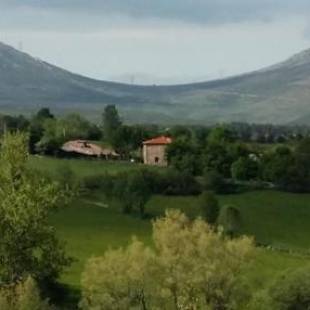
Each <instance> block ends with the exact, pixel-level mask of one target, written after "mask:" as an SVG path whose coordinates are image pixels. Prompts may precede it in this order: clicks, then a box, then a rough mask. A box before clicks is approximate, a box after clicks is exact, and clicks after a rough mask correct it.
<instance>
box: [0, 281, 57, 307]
mask: <svg viewBox="0 0 310 310" xmlns="http://www.w3.org/2000/svg"><path fill="white" fill-rule="evenodd" d="M0 309H3V310H52V309H53V308H52V306H50V305H49V303H48V300H44V299H42V297H41V296H40V291H39V289H38V286H37V284H36V282H35V281H34V280H33V279H32V278H30V277H29V278H27V279H26V280H25V281H24V282H20V283H18V284H17V285H15V286H9V287H5V288H1V289H0Z"/></svg>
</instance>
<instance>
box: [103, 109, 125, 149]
mask: <svg viewBox="0 0 310 310" xmlns="http://www.w3.org/2000/svg"><path fill="white" fill-rule="evenodd" d="M102 122H103V135H104V137H105V139H106V140H107V141H108V142H110V143H111V144H113V140H114V134H115V133H116V131H117V130H118V129H119V128H120V127H121V126H122V122H121V119H120V117H119V114H118V111H117V109H116V107H115V105H107V106H106V107H105V109H104V112H103V115H102Z"/></svg>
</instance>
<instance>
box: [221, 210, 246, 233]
mask: <svg viewBox="0 0 310 310" xmlns="http://www.w3.org/2000/svg"><path fill="white" fill-rule="evenodd" d="M219 223H220V225H221V226H222V227H223V231H224V233H225V234H226V235H228V236H230V237H235V236H236V235H237V234H238V233H239V231H240V226H241V214H240V211H239V210H238V209H237V208H236V207H234V206H225V207H223V208H221V211H220V216H219Z"/></svg>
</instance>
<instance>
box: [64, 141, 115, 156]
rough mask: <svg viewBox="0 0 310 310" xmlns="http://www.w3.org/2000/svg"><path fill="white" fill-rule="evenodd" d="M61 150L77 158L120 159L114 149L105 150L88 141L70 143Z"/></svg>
mask: <svg viewBox="0 0 310 310" xmlns="http://www.w3.org/2000/svg"><path fill="white" fill-rule="evenodd" d="M61 150H62V151H63V152H64V153H67V154H71V155H75V156H87V157H104V158H106V159H109V158H117V157H119V154H117V153H116V152H115V151H114V150H113V149H110V148H103V147H100V146H99V145H97V144H94V143H90V142H88V141H86V140H74V141H68V142H66V143H65V144H64V145H63V146H62V147H61Z"/></svg>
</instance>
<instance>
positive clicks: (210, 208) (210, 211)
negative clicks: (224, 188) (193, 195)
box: [199, 192, 220, 225]
mask: <svg viewBox="0 0 310 310" xmlns="http://www.w3.org/2000/svg"><path fill="white" fill-rule="evenodd" d="M199 205H200V209H201V213H202V214H203V217H204V218H205V220H206V221H207V222H208V223H209V224H211V225H213V224H215V223H216V221H217V219H218V216H219V212H220V208H219V202H218V200H217V198H216V196H215V194H214V193H213V192H203V193H202V195H201V197H200V201H199Z"/></svg>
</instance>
